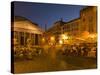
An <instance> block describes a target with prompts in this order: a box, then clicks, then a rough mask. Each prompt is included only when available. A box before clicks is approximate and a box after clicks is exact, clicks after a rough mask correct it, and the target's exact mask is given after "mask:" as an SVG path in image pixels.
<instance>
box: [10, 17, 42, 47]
mask: <svg viewBox="0 0 100 75" xmlns="http://www.w3.org/2000/svg"><path fill="white" fill-rule="evenodd" d="M11 27H12V30H11V32H12V40H13V43H12V44H14V45H19V46H22V47H23V46H28V45H30V46H36V45H40V38H41V35H42V34H43V31H42V30H41V29H40V28H39V26H38V24H36V23H33V22H31V21H30V20H28V19H26V18H24V17H20V16H15V17H14V22H12V26H11Z"/></svg>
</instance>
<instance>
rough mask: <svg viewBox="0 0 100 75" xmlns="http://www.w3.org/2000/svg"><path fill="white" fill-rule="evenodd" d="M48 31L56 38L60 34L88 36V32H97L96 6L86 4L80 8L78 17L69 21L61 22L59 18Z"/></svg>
mask: <svg viewBox="0 0 100 75" xmlns="http://www.w3.org/2000/svg"><path fill="white" fill-rule="evenodd" d="M48 33H49V34H50V35H54V36H55V38H56V39H58V38H59V36H60V35H61V34H65V35H66V34H67V36H71V37H73V38H75V37H79V38H81V37H82V36H87V37H88V36H90V34H97V7H95V6H88V7H85V8H83V9H81V11H80V17H79V18H76V19H73V20H71V21H69V22H63V21H62V19H61V20H60V21H58V22H56V23H54V25H53V26H52V27H51V28H50V29H48V30H47V34H48ZM56 36H58V37H56ZM93 36H94V35H93ZM87 37H86V38H87Z"/></svg>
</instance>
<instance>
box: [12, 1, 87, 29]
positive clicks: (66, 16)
mask: <svg viewBox="0 0 100 75" xmlns="http://www.w3.org/2000/svg"><path fill="white" fill-rule="evenodd" d="M84 7H85V6H80V5H62V4H60V5H59V4H45V3H33V2H32V3H31V2H14V15H15V16H22V17H26V18H27V19H29V20H31V21H32V22H35V23H37V24H39V26H41V27H42V28H44V27H45V24H47V28H49V27H51V26H52V25H53V23H54V22H56V21H58V20H60V19H61V18H63V21H65V22H67V21H70V20H72V19H75V18H78V17H79V16H80V10H81V9H82V8H84Z"/></svg>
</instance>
